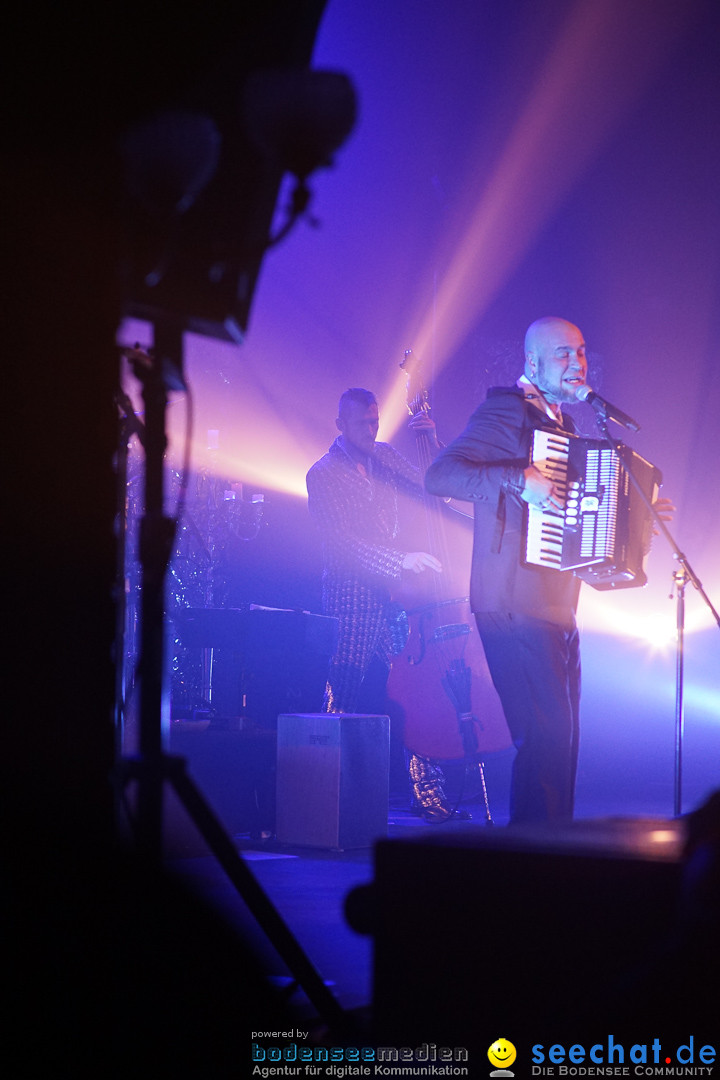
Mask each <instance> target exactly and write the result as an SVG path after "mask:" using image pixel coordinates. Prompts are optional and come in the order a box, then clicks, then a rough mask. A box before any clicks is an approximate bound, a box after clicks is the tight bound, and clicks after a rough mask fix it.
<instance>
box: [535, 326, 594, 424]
mask: <svg viewBox="0 0 720 1080" xmlns="http://www.w3.org/2000/svg"><path fill="white" fill-rule="evenodd" d="M530 364H531V370H533V371H534V374H533V375H532V376H531V377H532V381H533V382H534V383H535V385H536V386H537V387H538V389H540V390H542V392H543V394H544V395H545V397H546V398H547V400H548V401H551V402H553V403H554V404H558V403H563V402H565V403H569V402H573V401H575V400H576V396H575V395H576V393H577V388H578V386H582V385H583V384H584V382H585V378H586V376H587V359H586V356H585V342H584V340H583V336H582V334H581V333H580V331H579V330H578V328H577V326H573V324H572V323H566V322H561V321H559V320H558V321H557V322H553V323H550V324H549V325H547V326H544V327H543V328H542V330H541V331H540V333H539V334H538V337H537V342H536V346H535V349H534V350H533V352H532V354H531V359H530ZM533 365H534V367H533Z"/></svg>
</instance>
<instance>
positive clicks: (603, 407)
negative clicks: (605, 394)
mask: <svg viewBox="0 0 720 1080" xmlns="http://www.w3.org/2000/svg"><path fill="white" fill-rule="evenodd" d="M575 397H576V398H577V399H578V401H587V402H588V404H589V405H592V407H593V409H595V411H596V412H598V413H600V415H601V416H602V418H603V419H604V420H614V421H615V423H616V424H622V426H623V427H626V428H629V429H630V431H639V430H640V425H639V424H638V423H636V422H635V420H633V418H632V417H631V416H628V415H627V413H624V412H622V410H621V409H618V408H616V406H615V405H611V404H610V402H609V401H606V400H605V398H601V397H600V395H599V394H596V393H595V391H594V390H591V389H590V387H589V386H587V385H585V386H578V388H577V390H576V391H575Z"/></svg>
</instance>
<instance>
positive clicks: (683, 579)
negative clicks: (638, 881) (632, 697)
mask: <svg viewBox="0 0 720 1080" xmlns="http://www.w3.org/2000/svg"><path fill="white" fill-rule="evenodd" d="M593 408H594V409H595V411H596V414H597V417H596V418H597V425H598V427H599V429H600V431H601V433H602V435H603V438H604V439H606V441H607V442H608V444H609V445H610V446H611V447H612V449H613V450H614V451H615V453H616V454H617V455H618V457H619V459H620V462H621V464H622V466H623V468H624V469H625V472H626V473H627V474H628V476H629V477H630V482H631V483H632V485H633V487H634V488H635V490H636V491H637V492H638V494H639V495H640V498H641V499H642V501H643V502H644V504H645V506H646V507H647V509H648V510H649V512H650V514H651V516H652V518H653V520H654V521H655V523H656V525H657V527H658V530H659V532H661V533H662V535H663V536H664V537H665V539H666V540H667V542H668V544H669V545H670V548H671V550H672V556H673V559H675V561H676V562H677V564H678V569H677V570H675V571H674V573H673V581H674V583H675V587H676V588H675V592H676V596H677V637H676V641H677V646H676V659H675V787H674V802H673V813H674V816H675V817H680V816H681V814H682V757H683V740H684V736H685V701H684V678H685V588H686V585H687V583H688V582H690V583H691V584H692V585H693V586H694V587H695V589H697V591H698V592H699V593H700V596H701V597H702V598H703V600H704V601H705V603H706V604H707V606H708V608H709V609H710V611H711V612H712V615H713V618H714V619H715V622H716V623H717V625H718V627H719V628H720V614H718V612H717V610H716V609H715V608H714V607H713V604H712V602H711V600H710V597H709V596H708V595H707V593H706V592H705V590H704V588H703V586H702V582H701V581H700V579H699V577H698V576H697V574H696V573H695V571H694V570H693V568H692V566H691V565H690V562H689V561H688V558H687V555H685V554H684V552H682V551H681V550H680V548H679V547H678V545H677V543H676V542H675V540H674V538H673V536H672V534H671V533H670V530H669V529H668V527H667V526H666V524H665V522H664V521H663V520H662V518H661V517H660V514H659V513H658V511H657V509H656V508H655V506H654V505H653V503H652V501H651V500H650V498H649V497H648V496H647V494H646V493H645V491H644V490H643V488H642V486H641V485H640V483H639V481H638V479H637V477H636V476H635V475H634V473H633V470H632V466H631V464H630V461H629V460H628V456H627V455H626V454H625V453H624V451H625V450H627V449H628V448H627V447H626V445H625V443H623V442H622V440H621V439H616V438H614V437H613V436H612V435H611V434H610V432H609V430H608V426H607V422H608V413H607V410H606V409H604V408H603V407H602V406H599V405H598V404H597V403H596V402H594V403H593ZM610 419H612V417H610ZM671 596H672V593H671Z"/></svg>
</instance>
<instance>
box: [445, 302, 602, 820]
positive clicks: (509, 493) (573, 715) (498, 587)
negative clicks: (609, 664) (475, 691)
mask: <svg viewBox="0 0 720 1080" xmlns="http://www.w3.org/2000/svg"><path fill="white" fill-rule="evenodd" d="M586 374H587V361H586V358H585V342H584V340H583V335H582V333H581V332H580V330H579V329H578V328H577V326H574V325H573V324H572V323H570V322H567V321H566V320H565V319H560V318H556V317H548V318H543V319H538V320H537V321H536V322H534V323H533V324H532V326H530V328H529V329H528V331H527V334H526V337H525V369H524V373H523V374H522V375H521V376H520V378H519V379H518V381H517V383H516V384H515V386H510V387H507V388H499V387H496V388H493V389H491V390H490V391H489V392H488V395H487V398H486V400H485V401H484V402H483V403H482V405H480V406H479V407H478V408H477V409H476V410H475V412H474V413H473V415H472V416H471V417H470V420H469V421H468V424H467V427H466V428H465V430H464V431H463V432H462V434H461V435H460V436H459V437H458V438H457V439H455V441H454V442H452V443H451V444H450V445H449V446H448V447H446V448H445V449H444V450H442V451H441V452H440V454H439V455H438V457H437V458H436V460H435V461H434V462H433V464H432V465H431V466H430V468H429V469H428V472H427V474H426V477H425V486H426V488H427V490H428V491H429V492H430V493H431V494H433V495H440V496H443V497H451V498H458V499H465V500H469V501H472V502H473V503H474V509H475V526H474V527H475V533H474V542H473V554H472V567H471V577H470V603H471V607H472V610H473V612H474V614H475V619H476V621H477V625H478V630H479V633H480V637H481V640H482V643H483V647H484V649H485V655H486V657H487V662H488V667H489V669H490V673H491V675H492V679H493V683H494V684H495V688H496V689H497V692H498V695H499V697H500V700H501V702H502V706H503V710H504V712H505V718H506V720H507V723H508V727H509V729H510V733H511V735H512V738H513V742H514V744H515V747H516V751H517V752H516V756H515V760H514V762H513V774H512V784H511V793H510V822H511V823H524V822H537V821H542V822H557V823H560V822H564V821H568V820H569V819H571V818H572V815H573V804H574V795H575V773H576V766H577V753H578V709H579V700H580V650H579V643H578V632H577V625H576V620H575V612H576V608H577V601H578V593H579V588H580V581H579V579H578V578H576V577H575V576H574V575H573V574H572V573H567V572H561V571H559V570H554V569H548V568H546V567H541V566H529V565H526V564H525V563H524V561H523V551H522V537H523V515H524V509H525V508H524V507H523V503H529V504H531V505H533V506H538V507H543V508H549V507H553V506H556V507H560V506H561V505H562V502H561V499H560V495H559V492H557V491H556V489H555V488H554V486H553V483H552V482H551V481H550V480H549V479H547V478H546V477H544V476H543V475H542V474H541V473H540V472H539V470H538V469H537V468H536V467H535V466H534V465H528V461H529V452H530V445H531V441H532V437H533V432H534V431H535V430H536V429H537V428H545V429H548V430H550V431H552V430H561V431H565V432H571V433H574V432H575V425H574V423H573V421H572V420H571V418H570V417H569V416H566V415H565V414H564V413H563V405H566V404H572V403H573V402H575V401H576V395H577V390H578V387H579V386H582V385H583V384H584V383H585V377H586Z"/></svg>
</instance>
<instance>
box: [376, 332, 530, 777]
mask: <svg viewBox="0 0 720 1080" xmlns="http://www.w3.org/2000/svg"><path fill="white" fill-rule="evenodd" d="M400 367H401V368H402V369H403V371H404V372H405V375H406V379H407V396H406V400H407V407H408V412H409V413H410V415H411V416H415V415H417V414H418V413H419V412H423V413H425V414H426V415H428V416H429V415H430V405H429V398H428V393H427V390H426V389H425V387H424V386H423V383H422V379H421V377H420V371H419V364H418V363H417V362H416V361H415V358H414V356H413V353H412V351H411V350H408V351H407V352H406V353H405V356H404V359H403V362H402V363H401V365H400ZM417 454H418V465H419V467H420V470H421V472H422V474H423V475H424V474H425V471H426V470H427V468H428V466H429V465H430V463H431V461H432V458H433V446H432V445H431V443H430V440H429V438H428V436H427V434H426V433H424V432H423V433H418V434H417ZM425 521H426V527H427V539H428V547H427V550H428V551H429V552H430V553H431V554H433V555H435V556H436V557H437V558H438V559H439V560H440V562H441V563H442V566H443V572H442V573H441V574H432V575H422V576H419V577H418V578H417V580H416V581H415V582H413V583H411V584H410V585H409V586H408V589H407V590H406V591H405V593H404V595H403V597H402V601H403V603H404V606H405V608H406V611H407V617H408V625H409V635H408V640H407V644H406V646H405V648H404V650H403V651H402V653H400V655H399V656H397V657H396V659H395V662H394V664H393V667H392V672H391V675H390V680H389V683H388V692H389V696H390V698H391V700H393V701H395V702H396V703H397V704H398V705H399V706H400V707H401V709H402V712H403V713H404V734H403V741H404V745H405V748H406V750H407V751H408V752H409V754H411V755H417V756H418V757H419V758H421V759H424V760H426V761H427V762H429V763H431V764H433V765H438V766H441V765H442V763H443V762H451V761H452V762H464V763H465V764H466V765H467V766H468V767H476V766H478V765H479V766H480V768H481V770H482V764H481V757H482V755H484V754H486V753H489V752H495V751H499V750H505V749H507V748H508V747H509V746H510V745H511V744H512V740H511V737H510V733H509V731H508V728H507V724H506V722H505V717H504V714H503V711H502V706H501V705H500V700H499V698H498V696H497V693H496V691H495V688H494V686H493V684H492V680H491V677H490V672H489V671H488V667H487V661H486V660H485V653H484V650H483V647H482V643H481V641H480V636H479V634H478V630H477V626H476V625H475V619H474V618H473V615H472V612H471V609H470V601H469V597H468V596H467V595H466V591H467V585H468V581H469V573H470V557H471V549H472V507H471V506H470V505H469V504H465V503H461V504H458V503H457V502H455V501H453V500H444V499H441V498H438V497H436V496H432V495H426V496H425ZM430 578H432V580H430ZM463 585H464V587H463ZM481 775H482V774H481ZM483 789H484V778H483Z"/></svg>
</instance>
